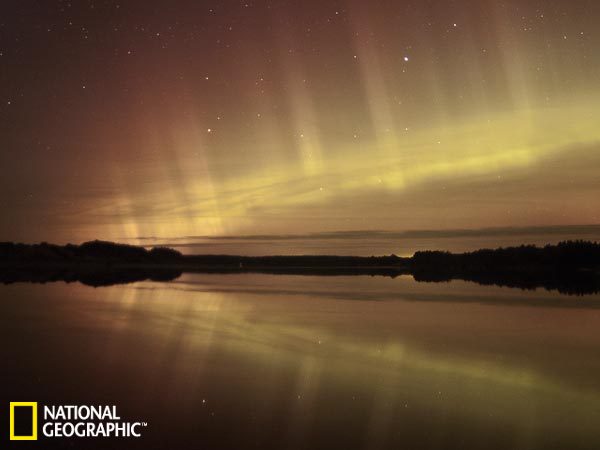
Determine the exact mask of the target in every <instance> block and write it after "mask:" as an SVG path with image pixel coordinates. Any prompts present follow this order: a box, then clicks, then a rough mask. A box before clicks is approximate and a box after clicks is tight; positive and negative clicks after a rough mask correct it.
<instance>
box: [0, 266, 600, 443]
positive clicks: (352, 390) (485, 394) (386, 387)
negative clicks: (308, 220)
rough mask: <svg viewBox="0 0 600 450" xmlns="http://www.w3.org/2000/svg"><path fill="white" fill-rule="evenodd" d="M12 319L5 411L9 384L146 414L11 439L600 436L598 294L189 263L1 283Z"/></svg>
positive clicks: (46, 397) (39, 396)
mask: <svg viewBox="0 0 600 450" xmlns="http://www.w3.org/2000/svg"><path fill="white" fill-rule="evenodd" d="M0 320H1V326H0V333H1V342H2V344H1V345H2V365H1V366H0V367H1V369H0V389H1V392H2V404H1V406H0V407H1V409H2V414H3V416H2V417H1V420H2V422H3V424H4V425H7V424H8V411H9V406H8V402H9V401H37V402H38V403H39V405H43V404H46V405H50V404H54V405H59V404H85V405H97V404H109V405H113V404H114V405H116V406H117V409H118V412H119V415H120V416H121V418H122V419H124V420H140V421H145V422H147V423H148V426H147V427H146V428H144V429H143V430H142V437H141V438H137V439H135V438H125V439H113V440H109V439H101V438H96V439H93V438H71V439H66V438H61V439H59V438H54V439H49V438H45V437H40V438H39V440H38V441H37V442H12V443H11V442H10V441H9V440H8V432H6V433H5V434H4V437H3V438H2V441H3V442H4V444H6V445H8V444H11V446H12V447H14V448H26V447H27V446H30V447H31V448H53V447H60V448H78V449H85V448H173V449H185V448H201V449H222V448H231V449H246V448H261V449H263V448H267V449H268V448H272V449H296V448H303V449H328V450H331V449H344V450H347V449H355V448H356V449H378V448H389V449H428V448H431V449H441V448H444V449H447V448H462V449H475V448H477V449H496V448H497V449H507V448H509V449H551V448H561V449H579V448H589V449H598V448H600V298H599V297H593V296H590V297H583V298H577V297H566V296H561V295H559V294H556V293H548V292H545V291H537V292H524V291H520V290H511V289H505V288H490V287H482V286H478V285H475V284H470V283H463V282H452V283H446V284H429V283H416V282H414V281H413V280H412V278H410V277H401V278H397V279H389V278H381V277H376V278H371V277H362V276H357V277H309V276H269V275H251V274H249V275H186V276H184V277H182V278H181V279H179V280H177V281H175V282H172V283H151V282H148V283H136V284H130V285H123V286H114V287H106V288H97V289H94V288H91V287H86V286H83V285H80V284H70V285H66V284H64V283H54V284H46V285H33V284H14V285H8V286H0ZM40 408H41V406H40ZM40 414H41V412H40ZM3 448H4V446H3Z"/></svg>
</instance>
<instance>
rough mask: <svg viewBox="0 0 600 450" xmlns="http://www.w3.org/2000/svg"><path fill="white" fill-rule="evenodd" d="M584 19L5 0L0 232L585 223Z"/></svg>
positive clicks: (530, 1) (591, 196) (588, 212)
mask: <svg viewBox="0 0 600 450" xmlns="http://www.w3.org/2000/svg"><path fill="white" fill-rule="evenodd" d="M599 21H600V3H599V2H597V1H595V0H589V1H585V0H507V1H500V0H443V1H442V0H419V1H416V0H415V1H412V0H395V1H392V0H374V1H368V2H366V1H322V0H321V1H312V0H303V1H285V0H281V1H250V0H248V1H244V0H240V1H227V0H224V1H208V0H207V1H175V0H174V1H151V0H144V1H137V0H128V1H100V0H71V1H51V0H44V1H31V0H15V1H13V0H4V1H3V2H2V5H1V6H0V67H1V70H0V138H1V140H0V142H1V147H0V168H1V171H2V172H1V173H2V176H1V177H0V211H1V212H2V213H1V216H0V217H1V218H0V240H16V241H25V242H33V241H40V240H46V241H52V242H58V243H64V242H80V241H83V240H88V239H95V238H100V239H107V240H117V241H128V242H134V243H136V242H137V243H141V242H144V239H138V238H148V237H160V238H165V239H170V238H181V237H185V236H204V237H219V236H220V237H228V236H229V237H231V236H246V235H251V236H278V235H308V236H312V235H313V233H340V232H349V231H356V230H364V231H365V232H380V231H381V230H385V231H393V232H397V233H403V232H407V231H409V230H440V232H442V231H441V230H456V229H487V228H489V227H501V228H503V229H511V228H514V227H517V228H523V227H525V228H527V227H534V228H535V227H553V226H554V227H558V226H560V227H563V226H570V225H593V224H598V223H600V208H599V207H600V202H599V200H598V199H599V198H600V144H599V142H600V127H599V126H598V124H599V123H600V120H599V119H600V114H599V112H598V111H599V107H600V52H599V51H598V48H600V28H599V27H598V23H599ZM290 245H292V244H290ZM238 249H239V247H238ZM286 250H288V251H287V252H288V253H289V252H291V251H290V250H291V249H290V248H288V249H286V248H283V249H282V248H279V249H278V251H279V252H281V253H286ZM365 251H366V250H365ZM267 253H268V252H267Z"/></svg>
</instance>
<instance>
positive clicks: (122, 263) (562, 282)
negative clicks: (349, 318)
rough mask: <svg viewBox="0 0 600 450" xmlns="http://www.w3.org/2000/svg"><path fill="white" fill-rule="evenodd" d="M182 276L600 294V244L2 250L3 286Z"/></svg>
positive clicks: (7, 246) (107, 245)
mask: <svg viewBox="0 0 600 450" xmlns="http://www.w3.org/2000/svg"><path fill="white" fill-rule="evenodd" d="M183 272H196V273H268V274H297V275H330V276H333V275H371V276H375V275H381V276H389V277H395V276H399V275H413V276H414V278H415V280H417V281H424V282H447V281H451V280H454V279H460V280H466V281H474V282H477V283H480V284H484V285H498V286H508V287H515V288H521V289H536V288H539V287H543V288H545V289H548V290H557V291H559V292H561V293H564V294H571V295H585V294H594V293H599V292H600V244H598V243H595V242H586V241H567V242H561V243H559V244H557V245H547V246H545V247H535V246H520V247H508V248H499V249H495V250H477V251H474V252H469V253H460V254H453V253H448V252H442V251H423V252H417V253H415V254H414V255H413V256H412V257H410V258H403V257H398V256H396V255H390V256H371V257H359V256H314V255H306V256H258V257H255V256H233V255H182V254H181V253H180V252H178V251H176V250H173V249H170V248H165V247H155V248H152V249H149V250H148V249H146V248H144V247H139V246H133V245H126V244H116V243H112V242H103V241H93V242H86V243H83V244H81V245H73V244H68V245H64V246H60V245H53V244H47V243H41V244H33V245H28V244H14V243H0V282H4V283H14V282H19V281H28V282H37V283H44V282H49V281H60V280H62V281H66V282H73V281H79V282H81V283H84V284H87V285H90V286H106V285H112V284H119V283H130V282H134V281H142V280H155V281H169V280H174V279H176V278H177V277H179V276H180V275H181V274H182V273H183Z"/></svg>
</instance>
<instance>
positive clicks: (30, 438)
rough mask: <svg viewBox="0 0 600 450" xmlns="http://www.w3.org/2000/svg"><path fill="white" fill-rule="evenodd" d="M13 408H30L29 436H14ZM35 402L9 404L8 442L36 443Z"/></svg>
mask: <svg viewBox="0 0 600 450" xmlns="http://www.w3.org/2000/svg"><path fill="white" fill-rule="evenodd" d="M15 406H31V408H32V409H31V411H32V414H31V422H32V427H31V429H32V435H31V436H15ZM37 432H38V430H37V402H10V440H11V441H37Z"/></svg>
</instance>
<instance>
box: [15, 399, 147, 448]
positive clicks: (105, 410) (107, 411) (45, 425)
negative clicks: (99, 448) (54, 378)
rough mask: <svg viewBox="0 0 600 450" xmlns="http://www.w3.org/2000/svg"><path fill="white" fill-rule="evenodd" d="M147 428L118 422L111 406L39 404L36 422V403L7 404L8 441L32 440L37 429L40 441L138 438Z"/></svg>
mask: <svg viewBox="0 0 600 450" xmlns="http://www.w3.org/2000/svg"><path fill="white" fill-rule="evenodd" d="M38 425H39V428H38ZM147 426H148V424H147V423H146V422H130V421H126V420H122V419H121V417H120V416H119V415H118V414H117V407H116V406H114V405H93V406H88V405H43V406H40V415H39V420H38V403H37V402H10V440H11V441H36V440H38V429H39V430H40V437H43V438H71V437H94V438H102V437H118V438H139V437H141V431H142V429H143V428H145V427H147Z"/></svg>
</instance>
